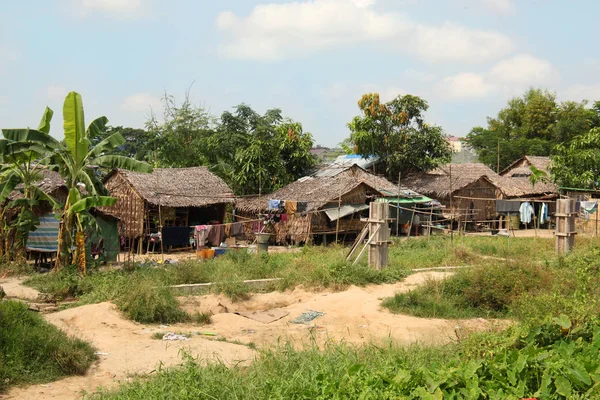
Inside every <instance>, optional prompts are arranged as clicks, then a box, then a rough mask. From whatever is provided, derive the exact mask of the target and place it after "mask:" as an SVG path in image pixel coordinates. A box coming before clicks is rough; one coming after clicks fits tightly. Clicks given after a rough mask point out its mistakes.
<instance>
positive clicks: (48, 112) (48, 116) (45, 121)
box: [38, 107, 54, 134]
mask: <svg viewBox="0 0 600 400" xmlns="http://www.w3.org/2000/svg"><path fill="white" fill-rule="evenodd" d="M53 115H54V111H52V109H51V108H50V107H46V109H45V110H44V115H42V120H41V121H40V125H39V126H38V131H40V132H44V133H48V134H49V133H50V121H52V116H53Z"/></svg>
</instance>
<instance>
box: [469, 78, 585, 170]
mask: <svg viewBox="0 0 600 400" xmlns="http://www.w3.org/2000/svg"><path fill="white" fill-rule="evenodd" d="M593 115H594V112H593V111H592V110H590V109H588V108H586V103H585V102H581V103H577V102H564V103H560V104H559V103H557V101H556V96H555V95H554V94H553V93H550V92H548V91H544V90H541V89H530V90H528V91H527V92H526V93H525V94H524V95H523V96H522V97H516V98H513V99H511V100H509V102H508V105H507V107H505V108H503V109H502V110H500V112H499V113H498V115H497V116H496V117H495V118H488V124H487V128H483V127H480V126H478V127H475V128H473V129H472V130H471V132H470V133H469V134H468V135H467V138H466V142H467V144H468V145H470V146H471V147H472V148H473V149H474V150H475V151H476V153H477V156H478V158H479V161H481V162H482V163H484V164H486V165H488V166H490V167H491V168H493V169H497V168H499V170H502V169H504V168H505V167H507V166H508V165H509V164H510V163H512V162H513V161H515V160H517V159H519V158H521V157H523V156H525V155H531V156H548V155H550V154H551V153H552V149H553V148H554V146H555V145H556V144H558V143H567V142H568V141H570V140H571V139H572V138H573V137H575V136H577V135H580V134H582V133H585V132H587V131H588V130H589V129H590V126H591V125H590V124H591V118H592V117H593Z"/></svg>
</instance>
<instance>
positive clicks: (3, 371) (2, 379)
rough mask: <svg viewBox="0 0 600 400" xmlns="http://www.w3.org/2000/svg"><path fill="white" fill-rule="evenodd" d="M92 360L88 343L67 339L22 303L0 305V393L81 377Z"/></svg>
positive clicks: (92, 354) (91, 349) (93, 357)
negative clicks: (24, 386)
mask: <svg viewBox="0 0 600 400" xmlns="http://www.w3.org/2000/svg"><path fill="white" fill-rule="evenodd" d="M95 359H96V356H95V355H94V349H93V348H92V347H91V346H90V345H89V344H88V343H86V342H84V341H82V340H80V339H75V338H69V337H68V336H67V335H65V333H64V332H62V331H61V330H59V329H58V328H56V327H55V326H53V325H50V324H49V323H47V322H46V321H44V319H43V318H42V317H41V316H40V315H39V314H36V313H34V312H32V311H29V310H28V309H27V306H26V305H24V304H23V303H20V302H16V301H3V302H0V392H2V391H4V390H6V389H7V388H8V387H9V386H11V385H15V384H21V383H37V382H48V381H51V380H55V379H58V378H61V377H63V376H66V375H83V374H85V372H86V371H87V369H88V368H89V366H90V365H91V363H92V362H93V361H94V360H95Z"/></svg>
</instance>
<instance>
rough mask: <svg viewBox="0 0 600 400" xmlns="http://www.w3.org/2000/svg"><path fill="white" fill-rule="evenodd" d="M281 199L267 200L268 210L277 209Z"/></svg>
mask: <svg viewBox="0 0 600 400" xmlns="http://www.w3.org/2000/svg"><path fill="white" fill-rule="evenodd" d="M280 204H281V200H269V210H279V205H280Z"/></svg>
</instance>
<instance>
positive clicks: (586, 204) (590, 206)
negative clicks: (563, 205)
mask: <svg viewBox="0 0 600 400" xmlns="http://www.w3.org/2000/svg"><path fill="white" fill-rule="evenodd" d="M581 208H583V209H584V210H585V211H587V212H588V213H593V212H594V211H596V210H597V209H598V201H582V202H581Z"/></svg>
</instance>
